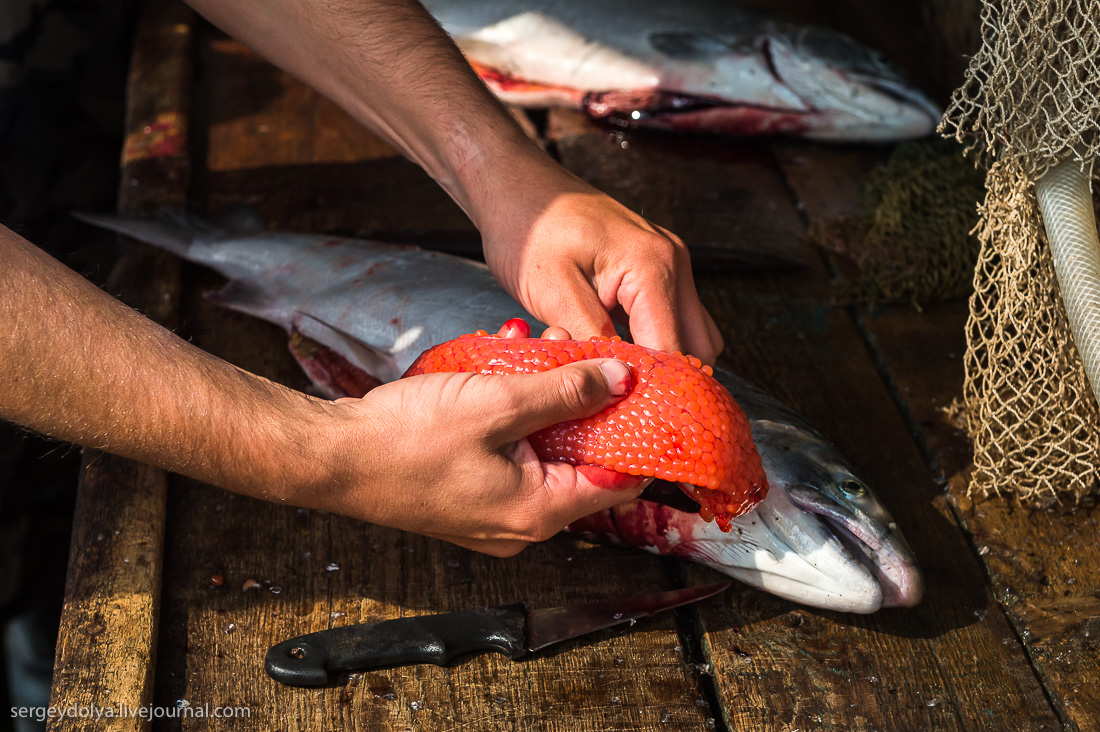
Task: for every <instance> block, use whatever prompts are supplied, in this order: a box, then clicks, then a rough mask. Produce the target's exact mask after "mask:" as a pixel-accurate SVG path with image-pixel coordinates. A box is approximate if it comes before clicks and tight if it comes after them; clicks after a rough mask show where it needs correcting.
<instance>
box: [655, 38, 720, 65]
mask: <svg viewBox="0 0 1100 732" xmlns="http://www.w3.org/2000/svg"><path fill="white" fill-rule="evenodd" d="M649 45H651V46H653V48H655V49H657V50H658V51H660V52H661V53H663V54H664V55H666V56H668V57H670V58H678V59H683V60H685V61H700V60H703V59H707V58H711V57H713V56H717V55H719V54H722V53H727V52H729V50H730V46H729V44H728V43H726V42H725V41H723V40H722V39H721V38H719V37H718V36H712V35H710V34H709V33H698V32H689V31H666V32H660V33H650V34H649Z"/></svg>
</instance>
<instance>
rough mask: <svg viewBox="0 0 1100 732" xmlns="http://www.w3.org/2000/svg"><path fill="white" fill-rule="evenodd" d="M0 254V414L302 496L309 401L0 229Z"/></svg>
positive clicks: (255, 490)
mask: <svg viewBox="0 0 1100 732" xmlns="http://www.w3.org/2000/svg"><path fill="white" fill-rule="evenodd" d="M0 253H2V257H0V258H2V259H3V262H4V266H3V268H0V322H2V323H4V328H3V329H2V331H0V416H2V417H3V418H5V419H9V420H11V421H14V422H16V423H18V424H22V425H25V426H27V427H30V428H32V429H35V430H37V431H39V432H42V433H44V434H47V435H50V436H52V437H56V438H58V439H62V440H67V441H70V442H76V443H78V444H82V445H89V446H92V447H97V448H101V449H104V450H107V451H110V452H114V453H117V454H120V455H124V456H126V457H130V458H134V459H137V460H140V461H143V462H147V463H151V464H154V465H158V466H160V467H163V468H167V469H170V470H174V471H176V472H180V473H183V474H186V475H190V476H192V477H195V478H199V479H201V480H205V481H208V482H210V483H214V484H217V485H221V486H223V487H226V488H230V489H234V490H238V491H240V492H244V493H248V494H251V495H256V496H259V497H264V498H268V499H269V500H290V501H295V500H298V499H299V497H300V495H301V493H302V490H303V488H305V487H306V486H308V483H309V479H308V477H307V476H309V475H310V472H311V471H310V470H309V469H308V467H307V466H308V464H309V462H310V461H316V460H318V455H319V454H320V452H319V451H323V450H324V449H325V446H324V445H323V444H317V443H315V442H312V441H311V440H312V439H313V435H315V434H317V432H316V431H314V430H310V429H308V427H309V426H310V425H311V424H313V423H315V422H317V421H319V420H321V419H323V412H322V410H321V408H320V407H319V406H318V405H317V403H316V402H315V401H314V400H311V399H310V398H308V397H306V396H305V395H302V394H299V393H297V392H294V391H291V390H289V389H286V388H284V387H282V386H279V385H277V384H273V383H272V382H269V381H267V380H265V379H261V378H259V377H257V376H254V375H252V374H248V373H246V372H244V371H241V370H240V369H237V368H236V367H234V366H231V365H230V364H228V363H226V362H224V361H221V360H220V359H217V358H214V357H213V356H210V355H209V354H206V353H204V352H203V351H201V350H199V349H197V348H195V347H193V346H191V345H190V344H188V343H186V342H185V341H183V340H182V339H180V338H178V337H176V336H175V335H173V334H172V333H170V332H168V331H167V330H165V329H164V328H161V327H160V326H158V325H156V324H155V323H153V322H152V321H150V320H148V319H146V318H144V317H142V316H141V315H140V314H138V313H137V312H135V311H133V310H131V309H130V308H128V307H126V306H125V305H123V304H122V303H120V302H118V301H117V300H115V299H113V298H111V297H110V296H108V295H107V294H106V293H104V292H102V291H101V290H99V289H98V288H97V287H95V286H94V285H92V284H91V283H89V282H87V281H86V280H85V279H84V278H82V277H80V276H79V275H77V274H76V273H74V272H72V271H71V270H68V269H67V268H65V267H64V266H62V265H61V264H60V263H59V262H57V261H56V260H53V259H52V258H50V257H49V256H48V255H46V254H45V253H43V252H41V251H40V250H38V249H37V248H36V247H34V246H33V245H31V244H30V243H28V242H26V241H24V240H23V239H21V238H20V237H19V236H17V235H15V234H14V233H12V232H11V231H9V230H7V229H5V228H3V227H0ZM320 467H324V466H319V468H320ZM319 468H318V470H316V471H315V475H316V476H317V477H321V475H322V474H323V471H321V470H320V469H319ZM299 502H300V501H299Z"/></svg>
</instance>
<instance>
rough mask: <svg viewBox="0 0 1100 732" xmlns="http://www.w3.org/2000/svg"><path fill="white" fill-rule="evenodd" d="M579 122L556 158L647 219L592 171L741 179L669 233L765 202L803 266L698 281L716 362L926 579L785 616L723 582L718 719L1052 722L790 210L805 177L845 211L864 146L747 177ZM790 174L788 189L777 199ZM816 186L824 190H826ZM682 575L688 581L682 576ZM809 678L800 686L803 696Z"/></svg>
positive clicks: (657, 197) (672, 210)
mask: <svg viewBox="0 0 1100 732" xmlns="http://www.w3.org/2000/svg"><path fill="white" fill-rule="evenodd" d="M584 124H587V123H580V122H577V123H576V124H575V125H574V126H573V128H572V129H573V134H572V138H571V139H570V141H569V143H568V144H566V145H563V144H562V143H561V142H559V143H558V149H559V150H561V151H562V157H563V162H565V164H566V165H567V166H569V167H572V168H573V169H574V170H576V171H578V172H581V173H582V175H592V176H597V177H599V182H600V184H601V185H603V186H604V187H605V188H606V189H607V190H609V192H611V193H612V194H613V195H618V197H620V198H621V199H623V200H624V202H625V203H627V204H628V205H631V206H634V207H637V208H643V209H644V210H646V211H647V215H649V216H650V217H651V218H653V219H654V220H656V221H658V222H661V223H663V219H668V220H671V219H674V218H675V217H676V214H677V212H678V210H677V208H676V207H677V201H676V199H675V197H674V196H669V195H667V194H654V193H653V192H651V191H650V190H649V188H648V187H646V186H636V185H633V184H632V182H631V180H630V178H628V177H626V176H622V175H607V174H603V171H608V170H612V171H614V170H615V168H616V167H619V168H630V167H633V166H635V165H636V167H637V168H638V169H641V170H647V166H649V165H653V164H654V161H657V162H656V164H657V165H659V166H660V171H659V178H660V179H661V181H662V183H661V186H660V188H661V189H662V190H668V189H670V188H674V187H675V186H676V185H677V183H680V184H682V185H684V186H685V187H687V186H690V185H691V184H690V183H688V182H690V181H698V180H707V181H708V182H710V181H712V180H714V179H715V178H718V179H719V180H721V181H722V185H723V186H724V187H725V189H726V190H738V182H742V183H741V185H742V187H743V189H745V190H751V194H748V195H749V196H750V197H749V198H748V199H747V200H740V199H739V197H737V196H733V197H731V199H730V200H728V201H727V200H721V199H720V200H719V201H717V202H716V203H717V205H718V206H719V207H720V208H722V210H723V214H722V215H719V216H713V215H712V216H694V217H690V220H682V223H683V224H684V227H683V228H685V230H686V233H683V236H684V238H685V240H688V241H690V240H691V237H703V238H705V237H706V236H707V235H708V234H707V230H708V228H709V227H714V229H713V230H712V231H711V233H710V235H713V233H714V232H718V231H721V230H722V228H723V227H724V226H725V222H724V219H723V216H729V215H735V214H731V213H730V210H731V209H732V210H734V211H736V209H737V207H738V206H740V205H744V206H746V207H747V208H750V209H752V210H760V209H761V208H764V207H765V205H766V207H767V208H768V209H770V211H771V212H774V215H775V216H776V219H777V220H779V221H782V222H783V226H785V227H787V229H786V230H787V232H788V234H787V236H788V237H789V238H787V239H785V240H784V244H783V246H785V247H792V246H797V247H802V248H803V249H804V250H805V251H804V252H803V253H802V254H801V257H802V259H803V260H804V261H811V262H814V266H812V267H811V268H810V269H809V270H808V271H805V272H788V273H776V274H773V275H771V276H762V275H761V274H759V273H758V274H755V275H753V276H751V277H750V276H743V277H741V278H740V279H738V280H736V281H731V280H730V278H728V277H717V276H705V277H704V276H697V279H698V282H699V285H700V288H701V291H702V293H703V294H704V297H705V299H706V301H707V304H708V307H709V308H710V310H711V312H712V313H714V314H715V316H716V319H717V320H718V322H719V325H720V326H721V327H722V328H723V332H724V334H725V337H726V340H727V343H728V344H729V347H728V348H727V353H726V358H727V359H728V360H727V363H728V364H729V365H730V366H731V367H732V368H733V369H734V370H735V371H737V372H738V373H740V374H742V375H745V376H746V377H748V378H750V379H752V380H754V381H756V382H757V383H759V384H761V385H763V386H765V387H766V388H768V389H769V390H771V391H773V393H776V394H777V395H780V396H782V397H783V398H784V399H785V401H787V402H788V403H790V404H792V405H795V406H796V407H797V408H798V409H799V410H800V411H802V412H803V413H804V414H805V415H806V416H807V417H808V418H809V419H810V420H811V422H813V423H814V424H816V425H818V426H819V427H820V428H821V429H822V430H823V431H824V432H825V434H826V435H828V436H830V437H831V438H832V439H833V440H834V441H835V442H836V443H837V445H838V446H839V447H840V448H841V450H842V452H843V453H844V454H846V455H848V456H850V457H851V458H852V459H854V460H855V461H856V464H857V465H860V466H862V468H863V469H864V476H865V477H866V479H867V480H868V482H869V483H870V484H871V485H872V486H874V487H877V490H878V492H879V495H880V497H881V498H882V500H883V501H884V502H885V503H886V504H887V507H888V508H889V509H890V510H891V512H892V513H893V515H894V516H895V518H897V520H898V521H899V524H900V525H901V527H902V530H903V531H904V533H905V534H906V535H907V536H908V537H909V539H910V542H911V543H912V544H913V548H914V550H915V551H916V553H917V556H919V557H920V558H921V563H922V566H923V569H924V571H925V573H926V577H927V579H928V582H929V590H928V593H927V595H926V598H925V600H924V602H923V603H922V604H921V606H920V607H919V608H917V609H915V610H887V611H882V612H879V613H877V614H875V615H873V616H869V617H867V618H860V617H853V616H843V615H838V614H831V613H821V612H810V611H807V610H804V609H796V606H794V605H793V604H792V603H787V602H784V601H780V600H777V599H775V598H771V597H768V596H764V595H762V594H761V593H757V592H755V591H752V590H748V589H746V588H741V589H739V590H736V591H734V592H733V593H732V595H733V598H734V600H733V603H732V605H730V604H727V603H721V604H718V603H714V604H711V605H708V606H707V607H705V608H702V609H701V615H702V623H703V627H704V628H705V629H706V643H707V645H708V647H709V650H710V660H711V663H712V664H713V674H714V678H715V682H716V686H717V688H718V691H719V694H720V697H721V700H722V702H723V708H724V711H725V713H726V715H727V722H728V724H729V727H730V729H762V730H763V729H776V728H784V727H787V726H789V727H803V726H805V727H808V728H823V729H833V728H835V729H878V728H880V727H881V726H882V725H883V724H886V723H887V721H889V723H891V724H896V725H897V726H898V728H901V729H991V730H992V729H1005V728H1008V727H1011V726H1012V725H1014V724H1019V723H1020V722H1021V721H1024V722H1026V725H1027V727H1028V728H1042V727H1044V726H1045V727H1046V728H1048V729H1054V728H1055V727H1056V726H1057V720H1056V719H1055V717H1054V715H1053V714H1052V712H1051V710H1050V708H1049V705H1048V704H1047V703H1046V700H1045V698H1044V695H1043V690H1042V688H1041V686H1040V684H1039V683H1038V681H1037V679H1036V678H1035V675H1034V673H1033V671H1032V669H1031V668H1030V666H1029V665H1028V663H1027V660H1026V658H1024V657H1023V655H1022V654H1021V653H1020V652H1019V647H1018V646H1017V645H1016V643H1015V638H1014V635H1013V632H1012V628H1011V627H1010V626H1009V624H1008V623H1007V622H1006V621H1005V619H1004V617H1003V616H1002V615H1001V614H1000V613H999V612H996V610H995V608H996V605H995V601H994V600H993V598H992V597H991V595H990V593H989V592H988V589H987V588H986V587H985V581H984V576H983V573H982V571H981V568H980V566H979V564H978V562H977V561H976V559H975V558H974V556H973V554H972V553H971V551H970V549H969V547H968V546H967V544H966V541H965V538H964V537H963V535H962V533H961V532H960V531H959V529H958V527H957V526H956V524H955V521H954V517H953V516H952V515H951V512H950V510H948V509H947V508H946V506H944V505H942V502H941V505H939V506H937V505H935V502H934V498H935V496H936V493H937V487H936V485H935V482H934V480H933V477H934V476H933V475H932V473H931V472H930V471H928V470H927V469H926V468H925V465H924V461H923V460H922V458H921V455H920V453H919V451H918V449H917V447H916V446H915V445H914V444H913V442H912V440H911V439H910V435H909V431H908V430H907V427H906V424H905V422H904V420H903V419H902V417H901V415H899V414H898V412H897V409H896V407H895V405H894V404H893V400H892V399H891V396H890V393H889V392H888V391H887V389H886V388H885V386H884V384H883V383H882V381H881V380H880V379H879V376H878V373H877V371H876V368H875V365H874V362H873V360H872V358H871V355H870V354H869V353H868V352H867V350H866V347H865V345H864V343H863V341H862V339H861V337H860V335H859V333H858V331H857V329H856V326H855V324H854V322H853V320H852V318H851V315H850V314H849V313H848V312H847V310H846V309H844V308H841V307H838V306H834V305H831V300H832V289H831V286H830V284H829V279H830V275H829V272H828V271H827V270H826V267H825V263H824V262H823V261H822V260H821V258H820V256H819V255H818V254H817V253H816V252H814V251H812V250H810V249H809V245H808V244H806V243H805V242H804V241H803V240H802V238H801V234H802V231H803V228H802V226H803V223H802V222H801V220H800V217H799V215H798V213H797V208H796V205H795V204H796V203H798V204H801V208H803V209H806V208H807V207H813V206H815V205H819V204H815V203H814V195H815V193H814V191H813V190H811V189H809V188H808V187H807V185H808V184H807V181H817V182H818V183H819V184H821V185H823V186H827V189H828V191H829V193H830V195H832V196H833V198H834V200H833V201H832V202H831V203H830V204H829V205H828V206H826V207H825V208H827V209H829V210H831V211H832V212H833V213H835V214H839V213H844V212H845V211H844V209H845V207H848V208H849V210H850V207H851V206H852V205H853V204H852V199H853V198H854V195H853V194H855V193H858V186H854V185H853V184H852V180H858V177H859V176H858V175H857V173H858V172H861V171H859V166H860V165H861V160H862V158H863V157H864V154H863V153H861V152H855V153H853V152H852V151H837V150H824V151H822V152H821V157H822V159H824V160H826V161H828V164H829V165H830V169H828V170H825V171H821V172H820V174H815V173H814V172H813V169H814V162H812V161H813V159H814V157H815V156H816V155H817V153H818V151H819V150H820V148H818V147H816V146H812V145H786V146H785V148H786V150H785V153H784V154H780V155H778V157H779V158H780V159H781V160H784V161H786V162H787V163H791V162H792V161H799V160H800V158H806V161H805V162H803V163H801V164H799V165H797V166H793V165H785V166H783V167H782V168H779V167H777V166H776V165H775V163H774V161H773V158H772V157H771V155H767V156H763V157H761V158H759V162H758V164H757V165H756V167H754V169H753V170H752V172H751V177H749V176H746V175H745V173H744V172H742V170H743V167H742V166H743V165H744V163H743V162H742V159H736V161H735V162H733V163H732V164H730V165H728V166H727V167H726V168H725V169H724V170H723V171H722V174H721V175H716V174H715V171H714V170H713V167H714V165H715V164H716V163H715V162H714V161H715V160H722V159H725V158H728V159H735V158H740V156H737V155H736V153H731V152H729V151H738V152H739V151H740V150H741V149H742V145H743V143H737V144H724V143H721V142H718V141H710V144H711V145H712V147H713V148H715V150H714V153H713V154H712V155H711V156H710V157H708V158H707V159H705V161H704V162H703V163H702V164H700V163H699V162H697V160H696V159H695V158H693V157H691V156H679V157H678V156H676V155H675V151H676V150H677V148H678V147H679V145H678V144H675V143H674V144H669V143H668V141H667V140H662V139H659V138H654V137H651V136H646V135H636V136H634V137H633V139H632V140H630V141H629V142H630V145H629V146H628V147H627V148H626V149H621V148H620V149H618V150H615V149H613V148H608V147H607V146H606V145H605V144H604V141H603V138H604V137H606V135H607V133H606V131H604V130H602V129H600V128H598V127H595V126H592V125H588V131H587V132H586V133H585V132H581V131H578V130H580V129H583V125H584ZM692 144H697V143H694V142H693V143H692ZM723 147H727V148H728V151H723ZM765 149H769V150H770V146H766V147H765ZM612 157H614V160H609V158H612ZM769 163H771V164H770V165H769ZM704 166H705V167H704ZM704 173H705V174H704ZM834 181H840V183H839V184H838V183H836V182H834ZM750 183H751V186H750V185H749V184H750ZM696 185H698V184H696ZM788 185H789V186H790V188H791V190H792V191H794V192H795V195H796V196H797V198H796V199H790V200H788V199H787V198H786V197H785V196H778V195H777V194H776V191H784V192H785V191H786V187H787V186H788ZM815 186H816V184H815ZM817 195H818V198H821V199H823V198H824V197H825V195H826V194H825V193H824V192H822V193H818V194H817ZM751 196H758V197H759V198H758V200H756V201H754V200H753V199H752V198H751ZM765 202H766V204H765ZM784 202H786V203H784ZM760 218H761V219H762V220H763V221H765V222H770V221H772V219H771V218H770V217H768V216H761V217H760ZM772 225H774V224H772ZM761 239H762V240H766V239H767V237H761ZM688 577H689V578H691V579H692V580H693V581H699V579H701V575H700V573H699V572H698V570H696V569H692V570H690V571H689V572H688ZM990 608H993V609H994V612H993V613H992V614H990V613H989V612H988V610H989V609H990ZM1006 641H1007V645H1006ZM808 689H813V690H815V693H813V694H807V690H808Z"/></svg>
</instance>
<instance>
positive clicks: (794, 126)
mask: <svg viewBox="0 0 1100 732" xmlns="http://www.w3.org/2000/svg"><path fill="white" fill-rule="evenodd" d="M582 104H583V109H584V111H585V113H586V114H588V116H589V117H592V118H593V119H597V120H601V121H604V122H607V123H609V124H612V125H615V126H617V127H629V128H633V127H642V128H651V129H665V130H676V131H681V132H701V133H718V134H730V135H759V134H785V135H801V134H805V133H806V131H807V130H809V129H811V128H812V125H813V121H812V115H813V113H814V110H804V109H787V108H780V107H769V106H766V105H757V104H748V103H744V102H731V101H728V100H726V99H722V98H720V97H710V96H704V95H698V94H688V93H683V92H674V91H667V90H663V89H641V90H628V91H605V92H591V93H589V94H588V95H586V96H585V97H584V99H583V101H582Z"/></svg>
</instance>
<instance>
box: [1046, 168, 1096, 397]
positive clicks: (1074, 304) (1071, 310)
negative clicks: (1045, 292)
mask: <svg viewBox="0 0 1100 732" xmlns="http://www.w3.org/2000/svg"><path fill="white" fill-rule="evenodd" d="M1035 194H1036V196H1037V197H1038V199H1039V210H1040V211H1042V214H1043V224H1044V226H1046V230H1047V239H1048V240H1049V241H1050V251H1051V254H1052V255H1053V257H1054V272H1055V274H1056V275H1057V276H1058V285H1059V286H1060V287H1061V289H1062V302H1064V303H1065V306H1066V315H1068V316H1069V327H1070V330H1071V331H1072V332H1073V342H1074V343H1075V344H1076V345H1077V350H1078V351H1079V352H1080V353H1081V361H1082V362H1083V363H1084V365H1085V373H1086V374H1087V375H1088V378H1089V384H1090V385H1091V386H1092V392H1093V394H1095V395H1096V398H1097V401H1100V238H1098V237H1097V234H1096V213H1095V211H1094V209H1093V207H1092V193H1091V191H1090V189H1089V179H1088V177H1087V176H1086V175H1085V174H1084V173H1082V172H1081V165H1080V163H1077V162H1075V161H1073V160H1065V161H1063V162H1061V163H1059V164H1058V165H1056V166H1054V167H1053V168H1051V169H1050V170H1049V171H1047V173H1046V175H1044V176H1043V177H1042V178H1040V179H1039V182H1038V183H1036V184H1035Z"/></svg>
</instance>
